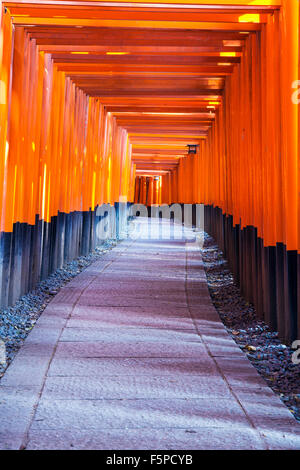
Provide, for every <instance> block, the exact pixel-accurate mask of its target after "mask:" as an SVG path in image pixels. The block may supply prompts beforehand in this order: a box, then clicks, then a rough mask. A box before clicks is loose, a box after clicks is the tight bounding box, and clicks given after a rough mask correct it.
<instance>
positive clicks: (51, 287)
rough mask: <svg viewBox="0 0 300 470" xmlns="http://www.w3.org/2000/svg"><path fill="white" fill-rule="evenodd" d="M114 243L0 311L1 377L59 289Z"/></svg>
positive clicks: (72, 263) (69, 265)
mask: <svg viewBox="0 0 300 470" xmlns="http://www.w3.org/2000/svg"><path fill="white" fill-rule="evenodd" d="M116 244H117V240H107V241H105V243H103V245H101V246H100V247H98V248H96V249H95V250H94V251H93V252H91V253H89V254H88V255H87V256H80V257H79V258H77V259H75V260H73V261H70V262H69V263H66V264H65V266H64V267H63V268H61V269H57V270H56V271H55V272H54V273H53V274H51V275H50V276H49V277H48V278H47V279H45V280H44V281H41V282H40V283H39V284H38V285H37V286H36V288H35V289H34V290H33V291H31V292H29V293H28V294H26V295H23V296H22V297H21V298H20V300H18V301H17V302H16V304H15V305H13V306H12V307H7V308H2V309H0V340H2V341H3V342H4V343H5V348H6V364H3V363H1V362H0V378H1V377H2V376H3V375H4V373H5V370H6V368H7V367H8V365H9V364H10V363H11V361H12V360H13V358H14V357H15V355H16V353H17V352H18V350H19V349H20V347H21V346H22V344H23V342H24V340H25V338H26V337H27V335H28V334H29V332H30V331H31V330H32V328H33V327H34V325H35V323H36V322H37V320H38V318H39V316H40V315H41V314H42V312H43V311H44V310H45V308H46V307H47V304H48V303H49V302H50V301H51V300H52V299H53V296H55V295H56V294H57V293H58V292H59V289H60V288H61V287H63V286H64V285H65V284H67V283H68V282H69V281H71V279H73V278H74V277H75V276H77V274H79V273H80V272H81V271H83V270H84V269H85V268H87V267H88V266H89V265H90V264H92V263H93V262H94V261H97V260H98V259H99V258H101V256H103V255H104V254H105V253H107V251H109V250H111V249H112V248H113V247H114V246H116ZM2 344H3V343H2Z"/></svg>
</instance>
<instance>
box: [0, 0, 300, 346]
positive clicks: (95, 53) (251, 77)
mask: <svg viewBox="0 0 300 470" xmlns="http://www.w3.org/2000/svg"><path fill="white" fill-rule="evenodd" d="M0 14H1V19H0V21H1V30H0V66H1V69H0V80H1V81H0V110H1V113H0V182H1V187H0V188H1V189H0V206H1V239H0V245H1V250H0V251H1V263H0V272H1V281H0V304H1V305H2V306H7V305H12V304H13V303H14V302H15V301H16V300H17V299H18V298H19V297H20V296H21V295H22V294H24V293H25V292H28V291H30V290H31V289H32V288H33V287H34V286H35V284H36V283H37V282H39V281H40V280H41V279H43V278H45V277H47V276H48V275H49V274H50V273H51V272H53V271H54V270H55V269H57V268H59V267H61V266H62V265H63V264H64V263H65V262H66V261H68V260H71V259H73V258H75V257H77V256H79V255H81V254H86V253H88V252H89V251H90V250H92V249H93V248H94V247H95V243H96V241H95V240H96V238H95V224H96V221H97V217H98V215H97V214H99V212H97V209H98V208H99V207H102V206H103V205H104V204H106V205H107V204H110V205H112V206H115V207H116V208H117V210H118V211H119V212H120V211H121V208H124V206H126V207H128V206H129V204H130V203H132V202H139V203H143V204H146V205H148V206H149V205H151V204H172V203H180V204H184V203H185V204H204V205H205V224H206V230H207V231H208V232H210V233H211V234H212V235H213V236H214V237H215V238H216V240H217V242H218V244H219V246H220V247H221V249H222V250H223V251H224V252H225V255H226V257H227V258H228V259H229V261H230V266H231V268H232V270H233V272H234V274H235V276H236V279H237V280H238V282H239V284H240V286H241V289H242V293H243V295H244V296H245V298H246V299H247V300H248V301H251V302H253V303H254V305H255V307H256V309H257V314H258V316H259V318H261V319H264V320H265V321H266V322H267V323H268V324H269V325H270V326H271V328H272V329H273V330H277V331H279V333H280V337H281V338H282V340H284V341H286V342H289V341H291V340H293V339H295V338H298V339H300V315H299V311H300V302H299V299H300V269H299V268H300V236H299V233H300V231H299V226H300V224H299V222H300V217H299V182H298V177H299V149H298V145H299V105H298V102H299V100H300V93H299V88H300V82H299V78H300V77H299V1H298V0H255V1H247V0H219V1H216V0H189V1H188V2H183V1H182V0H164V2H163V3H159V2H158V1H157V0H151V2H150V3H148V0H142V1H140V0H130V3H126V0H124V1H121V0H106V1H105V3H104V2H101V1H94V0H93V1H91V0H89V1H84V0H76V1H75V0H72V1H69V0H65V1H51V0H44V1H41V0H23V1H19V2H14V1H4V2H1V10H0ZM188 145H196V146H197V147H196V154H189V153H188V150H187V146H188ZM122 210H123V209H122ZM105 214H107V212H105ZM105 214H104V215H103V217H104V216H105ZM99 217H102V216H101V215H100V216H99ZM119 219H120V220H121V219H122V217H119ZM122 220H123V219H122ZM297 299H298V302H297Z"/></svg>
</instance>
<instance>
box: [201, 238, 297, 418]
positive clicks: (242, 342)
mask: <svg viewBox="0 0 300 470" xmlns="http://www.w3.org/2000/svg"><path fill="white" fill-rule="evenodd" d="M201 253H202V258H203V262H204V268H205V273H206V277H207V283H208V288H209V292H210V295H211V299H212V301H213V304H214V306H215V308H216V310H217V311H218V313H219V315H220V318H221V320H222V322H223V323H224V325H225V327H226V329H227V331H228V333H229V334H230V335H231V336H232V338H233V339H234V340H235V342H236V343H237V344H238V346H239V347H240V348H241V349H242V350H243V352H244V353H246V355H247V357H248V359H249V360H250V361H251V363H252V365H253V366H254V367H255V368H256V370H257V371H258V372H259V374H260V375H261V376H262V377H263V378H264V380H265V381H266V383H267V385H268V386H269V387H270V388H271V389H272V390H273V391H274V392H275V393H276V394H277V395H278V396H279V397H280V399H281V400H282V401H283V403H284V404H285V405H286V406H287V407H288V409H289V410H290V411H291V413H292V414H293V416H294V417H295V419H296V420H297V421H298V422H299V423H300V364H298V365H297V364H293V362H292V355H293V354H294V353H295V350H294V349H292V348H291V347H288V346H286V345H284V344H282V343H281V342H280V340H279V338H278V333H277V332H273V331H271V330H270V328H269V327H268V326H267V325H266V324H265V323H264V322H263V321H261V320H259V319H258V317H257V315H256V311H255V308H254V306H253V305H252V304H250V303H248V302H246V300H245V299H244V298H243V297H242V295H241V292H240V289H239V286H238V284H237V283H236V282H235V280H234V277H233V274H232V272H231V271H230V268H229V266H228V262H227V261H226V259H225V258H224V255H223V252H222V251H221V250H220V249H219V247H218V246H217V244H216V242H215V240H214V239H213V238H212V237H211V236H210V235H209V234H207V233H205V235H204V246H203V248H202V250H201Z"/></svg>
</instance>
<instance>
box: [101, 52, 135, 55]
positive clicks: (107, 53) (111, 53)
mask: <svg viewBox="0 0 300 470" xmlns="http://www.w3.org/2000/svg"><path fill="white" fill-rule="evenodd" d="M127 54H130V52H106V55H127Z"/></svg>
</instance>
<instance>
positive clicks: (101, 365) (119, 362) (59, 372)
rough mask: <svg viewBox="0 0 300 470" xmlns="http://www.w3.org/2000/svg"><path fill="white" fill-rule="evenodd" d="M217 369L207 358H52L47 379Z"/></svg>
mask: <svg viewBox="0 0 300 470" xmlns="http://www.w3.org/2000/svg"><path fill="white" fill-rule="evenodd" d="M216 372H217V368H216V366H215V364H214V362H213V361H211V359H210V357H209V356H207V355H204V356H200V357H197V358H171V359H170V358H156V357H155V358H78V357H75V358H73V357H67V358H64V357H63V358H60V357H57V356H55V357H54V358H53V360H52V362H51V364H50V368H49V371H48V377H52V376H63V377H72V376H74V377H99V380H100V379H101V378H102V376H104V375H109V374H117V375H119V376H131V375H133V376H139V375H143V376H146V375H150V376H162V375H163V376H165V375H167V376H171V377H172V376H174V375H176V376H180V377H182V378H184V377H185V376H189V375H199V374H203V373H206V374H211V375H215V374H216Z"/></svg>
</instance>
